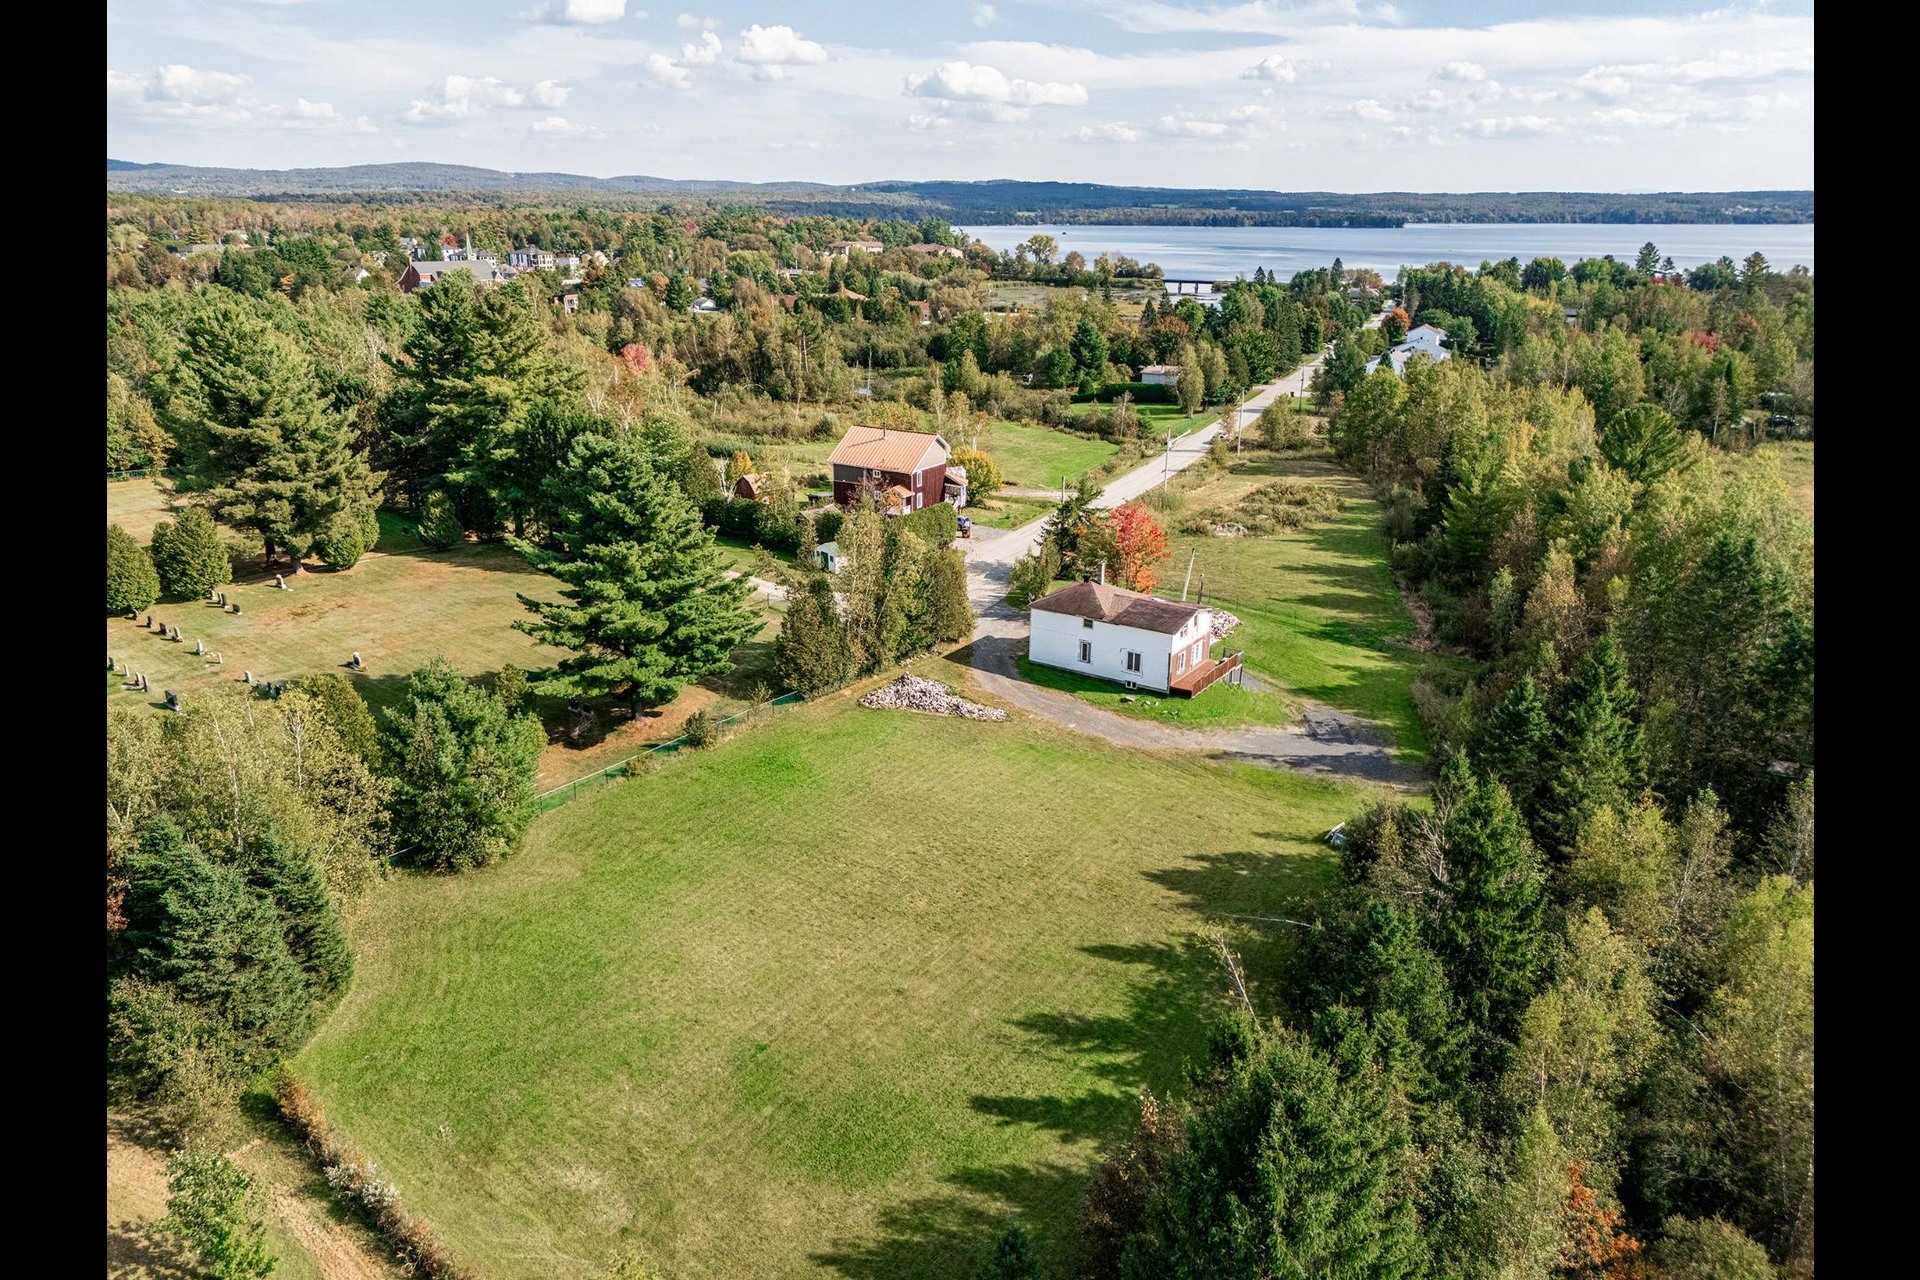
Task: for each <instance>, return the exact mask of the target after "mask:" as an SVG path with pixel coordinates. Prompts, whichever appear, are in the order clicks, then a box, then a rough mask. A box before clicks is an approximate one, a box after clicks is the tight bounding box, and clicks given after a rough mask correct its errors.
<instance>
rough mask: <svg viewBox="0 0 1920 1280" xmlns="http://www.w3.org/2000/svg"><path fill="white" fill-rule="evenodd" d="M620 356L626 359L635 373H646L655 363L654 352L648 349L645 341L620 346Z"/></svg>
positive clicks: (628, 365)
mask: <svg viewBox="0 0 1920 1280" xmlns="http://www.w3.org/2000/svg"><path fill="white" fill-rule="evenodd" d="M620 358H621V359H622V360H625V361H626V362H627V367H628V368H629V369H632V370H633V371H634V372H635V373H645V372H646V371H647V370H648V369H649V368H651V367H652V365H653V353H652V352H651V351H649V350H647V348H646V345H645V344H644V343H639V342H629V343H628V344H627V345H626V346H624V347H622V348H620Z"/></svg>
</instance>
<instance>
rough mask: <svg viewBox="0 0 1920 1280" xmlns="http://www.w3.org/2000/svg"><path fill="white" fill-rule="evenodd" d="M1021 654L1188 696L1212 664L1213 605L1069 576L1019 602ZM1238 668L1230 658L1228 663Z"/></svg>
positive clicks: (1204, 682) (1202, 683) (1205, 678)
mask: <svg viewBox="0 0 1920 1280" xmlns="http://www.w3.org/2000/svg"><path fill="white" fill-rule="evenodd" d="M1027 608H1028V610H1029V611H1030V614H1031V621H1032V636H1031V638H1030V639H1029V640H1028V642H1027V659H1028V661H1030V662H1038V663H1041V664H1042V665H1044V666H1049V667H1058V668H1060V669H1061V670H1062V671H1077V672H1079V673H1080V674H1082V675H1088V676H1098V677H1100V678H1101V679H1102V680H1112V681H1115V682H1117V683H1119V684H1124V685H1127V686H1128V687H1133V686H1138V687H1140V688H1142V689H1152V690H1154V691H1155V692H1157V693H1168V692H1179V693H1186V694H1192V693H1196V692H1198V691H1199V690H1200V689H1202V688H1205V687H1206V685H1207V684H1210V683H1212V676H1211V673H1212V671H1213V669H1214V668H1216V667H1218V666H1221V665H1223V664H1217V663H1215V662H1213V661H1212V659H1211V658H1210V657H1209V656H1208V651H1209V650H1210V649H1211V648H1212V646H1213V610H1211V609H1208V608H1206V607H1205V606H1203V605H1197V604H1182V603H1180V602H1178V601H1174V600H1162V599H1160V598H1159V597H1157V596H1149V595H1143V594H1141V593H1140V592H1138V591H1128V590H1126V589H1125V588H1122V587H1109V586H1106V585H1104V584H1102V583H1097V582H1076V583H1074V584H1073V585H1072V586H1070V587H1062V588H1061V589H1060V590H1058V591H1055V592H1053V593H1052V594H1051V595H1045V596H1041V597H1040V598H1039V599H1038V600H1035V601H1033V602H1032V603H1031V604H1029V605H1028V606H1027ZM1234 666H1235V667H1237V666H1238V662H1237V661H1236V662H1235V663H1234Z"/></svg>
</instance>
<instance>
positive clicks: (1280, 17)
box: [1103, 0, 1400, 36]
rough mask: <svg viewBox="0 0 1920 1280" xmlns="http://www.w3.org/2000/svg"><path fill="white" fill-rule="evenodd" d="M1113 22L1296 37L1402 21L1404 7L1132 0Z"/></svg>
mask: <svg viewBox="0 0 1920 1280" xmlns="http://www.w3.org/2000/svg"><path fill="white" fill-rule="evenodd" d="M1103 16H1104V17H1106V18H1107V20H1108V21H1110V22H1112V23H1114V25H1116V26H1118V27H1120V28H1121V29H1122V30H1126V31H1138V32H1145V33H1150V34H1158V33H1163V32H1171V31H1239V32H1257V33H1260V34H1263V35H1277V36H1284V35H1293V34H1294V33H1296V32H1300V31H1305V30H1310V29H1312V28H1315V27H1325V26H1347V25H1360V24H1368V23H1394V22H1398V21H1400V11H1399V10H1398V9H1396V8H1394V6H1393V5H1392V4H1390V3H1386V2H1385V0H1379V2H1376V3H1367V2H1366V0H1304V2H1300V3H1280V2H1278V0H1246V3H1243V4H1232V5H1206V6H1202V7H1198V8H1188V7H1187V6H1185V5H1177V4H1165V3H1159V2H1157V0H1131V2H1123V3H1120V4H1118V5H1115V6H1113V7H1112V8H1111V9H1108V10H1107V11H1106V12H1104V14H1103Z"/></svg>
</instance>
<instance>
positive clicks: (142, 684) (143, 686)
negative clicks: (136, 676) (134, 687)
mask: <svg viewBox="0 0 1920 1280" xmlns="http://www.w3.org/2000/svg"><path fill="white" fill-rule="evenodd" d="M140 692H142V693H152V692H153V690H152V689H151V688H150V687H149V686H148V684H147V678H146V677H145V676H144V675H143V676H141V677H140Z"/></svg>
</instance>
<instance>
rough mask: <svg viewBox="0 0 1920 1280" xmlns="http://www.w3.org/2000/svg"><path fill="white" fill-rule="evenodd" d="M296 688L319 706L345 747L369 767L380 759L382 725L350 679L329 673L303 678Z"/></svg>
mask: <svg viewBox="0 0 1920 1280" xmlns="http://www.w3.org/2000/svg"><path fill="white" fill-rule="evenodd" d="M296 687H297V688H299V689H300V690H301V691H302V692H305V693H307V694H310V695H312V697H313V698H314V700H315V701H316V702H318V703H319V704H320V714H321V716H322V717H324V718H325V720H326V722H327V727H328V728H330V729H332V730H333V733H334V736H335V737H336V738H338V739H339V741H340V745H341V746H342V747H343V748H345V749H346V750H347V751H350V752H352V753H353V754H354V755H355V756H357V757H359V758H360V759H361V760H363V761H365V762H367V763H368V764H373V763H376V762H377V761H378V760H379V758H380V729H379V725H378V724H377V723H376V722H375V721H374V718H373V712H372V711H370V710H368V708H367V700H366V699H365V698H363V697H361V696H360V692H359V690H357V689H355V688H354V687H353V682H352V681H351V680H349V679H347V678H346V677H345V676H344V675H342V674H340V673H339V672H338V671H326V672H322V673H321V674H320V675H317V676H303V677H302V678H301V679H300V680H299V681H298V683H297V686H296Z"/></svg>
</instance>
